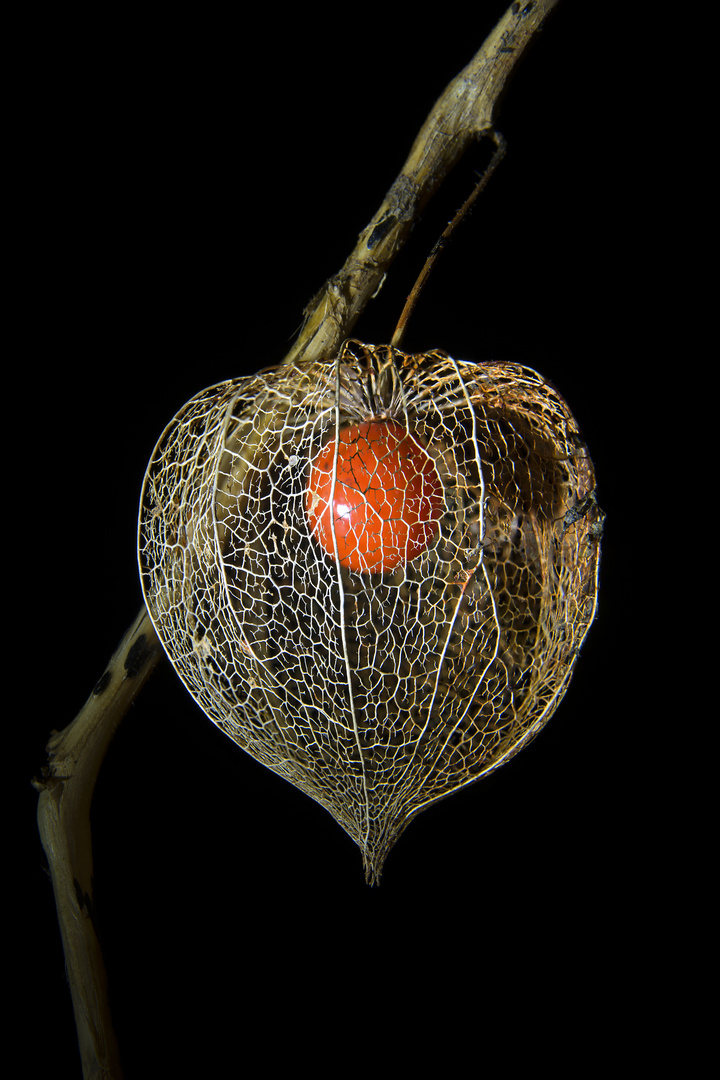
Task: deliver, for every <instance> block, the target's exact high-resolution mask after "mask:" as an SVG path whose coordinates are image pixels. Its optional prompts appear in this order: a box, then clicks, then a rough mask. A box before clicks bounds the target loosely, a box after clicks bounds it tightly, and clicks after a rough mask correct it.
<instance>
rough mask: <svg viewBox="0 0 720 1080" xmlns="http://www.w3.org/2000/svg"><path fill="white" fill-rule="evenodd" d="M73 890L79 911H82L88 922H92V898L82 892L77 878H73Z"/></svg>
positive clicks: (93, 917) (93, 916)
mask: <svg viewBox="0 0 720 1080" xmlns="http://www.w3.org/2000/svg"><path fill="white" fill-rule="evenodd" d="M73 888H74V889H75V897H76V899H77V902H78V906H79V908H80V910H81V911H84V912H85V914H86V915H87V916H88V918H89V919H90V921H91V922H93V921H94V919H95V915H94V912H93V902H92V896H90V894H89V893H86V892H84V890H83V887H82V885H81V884H80V882H79V881H78V879H77V878H73Z"/></svg>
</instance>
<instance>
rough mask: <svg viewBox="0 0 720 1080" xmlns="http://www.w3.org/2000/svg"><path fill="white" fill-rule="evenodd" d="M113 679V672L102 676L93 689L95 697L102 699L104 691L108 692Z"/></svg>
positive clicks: (107, 672)
mask: <svg viewBox="0 0 720 1080" xmlns="http://www.w3.org/2000/svg"><path fill="white" fill-rule="evenodd" d="M111 679H112V672H111V671H106V672H105V674H104V675H101V676H100V678H99V679H98V681H97V682H96V683H95V686H94V687H93V697H100V695H101V694H102V692H103V691H104V690H107V688H108V686H109V685H110V680H111Z"/></svg>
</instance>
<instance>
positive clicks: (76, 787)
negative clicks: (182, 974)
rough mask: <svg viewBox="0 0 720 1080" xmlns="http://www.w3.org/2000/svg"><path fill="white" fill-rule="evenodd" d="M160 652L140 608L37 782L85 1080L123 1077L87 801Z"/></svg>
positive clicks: (55, 738) (52, 747)
mask: <svg viewBox="0 0 720 1080" xmlns="http://www.w3.org/2000/svg"><path fill="white" fill-rule="evenodd" d="M161 654H162V648H161V645H160V642H159V640H158V637H157V635H156V633H155V630H154V628H153V625H152V623H151V621H150V617H149V616H148V614H147V611H146V610H145V608H144V607H143V608H142V610H141V611H140V612H139V614H138V616H137V618H136V619H135V621H134V622H133V624H132V626H131V627H130V628H129V629H128V631H127V633H126V634H125V637H124V638H123V639H122V641H121V642H120V645H119V646H118V648H117V650H116V651H115V653H114V655H113V656H112V658H111V660H110V663H109V664H108V667H107V670H106V671H105V673H104V675H103V676H102V677H101V679H100V680H99V682H98V683H97V684H96V686H95V688H94V690H93V692H92V693H91V695H90V697H89V698H88V700H87V701H86V703H85V705H84V706H83V707H82V709H81V710H80V712H79V713H78V715H77V716H76V717H75V719H74V720H73V722H72V723H71V724H69V725H68V727H66V728H65V729H64V731H60V732H53V734H52V736H51V738H50V742H49V743H48V747H47V749H48V764H47V766H46V767H45V768H44V769H43V777H42V779H41V780H36V781H34V785H35V787H36V788H37V790H38V791H39V792H40V798H39V800H38V827H39V829H40V838H41V840H42V844H43V847H44V849H45V854H46V855H47V860H48V863H49V866H50V875H51V878H52V884H53V891H54V893H55V904H56V907H57V913H58V920H59V922H60V932H61V934H62V941H63V948H64V950H65V965H66V968H67V974H68V980H69V982H70V992H71V994H72V1002H73V1009H74V1011H75V1024H76V1027H77V1033H78V1042H79V1044H80V1056H81V1059H82V1067H83V1076H84V1077H85V1080H101V1078H102V1080H121V1077H122V1070H121V1067H120V1059H119V1056H118V1048H117V1043H116V1039H115V1033H114V1031H113V1026H112V1020H111V1016H110V1009H109V1006H108V996H107V978H106V975H105V966H104V964H103V958H102V952H101V949H100V943H99V941H98V937H97V933H96V928H95V921H94V904H93V872H92V840H91V835H90V803H91V800H92V795H93V791H94V789H95V781H96V780H97V775H98V772H99V770H100V766H101V764H102V761H103V758H104V757H105V753H106V751H107V748H108V746H109V745H110V742H111V740H112V737H113V735H114V734H115V732H116V730H117V728H118V725H119V724H120V721H121V720H122V718H123V716H124V715H125V713H126V712H127V710H128V708H129V707H130V705H131V703H132V701H133V700H134V699H135V697H136V696H137V694H138V693H139V692H140V690H141V689H142V687H143V686H144V684H145V682H146V681H147V679H148V678H149V676H150V675H151V673H152V671H153V670H154V668H155V665H156V664H157V662H158V660H159V659H160V656H161Z"/></svg>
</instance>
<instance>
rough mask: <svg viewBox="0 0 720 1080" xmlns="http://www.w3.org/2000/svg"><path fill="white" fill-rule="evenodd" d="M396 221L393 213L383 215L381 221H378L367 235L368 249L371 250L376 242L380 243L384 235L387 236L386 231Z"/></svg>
mask: <svg viewBox="0 0 720 1080" xmlns="http://www.w3.org/2000/svg"><path fill="white" fill-rule="evenodd" d="M396 221H397V218H396V217H395V215H394V214H388V216H387V217H384V218H383V219H382V221H379V222H378V223H377V225H376V226H375V228H374V229H373V231H372V232H371V233H370V236H369V237H368V241H367V246H368V251H371V250H372V249H373V248H374V247H375V245H376V244H379V243H380V241H381V240H382V239H383V237H384V236H387V234H388V232H389V231H390V229H391V228H392V227H393V225H394V224H395V223H396Z"/></svg>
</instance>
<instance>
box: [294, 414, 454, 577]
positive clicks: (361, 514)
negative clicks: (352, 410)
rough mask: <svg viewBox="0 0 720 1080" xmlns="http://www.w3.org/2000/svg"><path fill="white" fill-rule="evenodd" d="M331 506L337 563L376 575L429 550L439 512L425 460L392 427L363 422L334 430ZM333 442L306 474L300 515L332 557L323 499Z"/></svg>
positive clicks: (435, 479)
mask: <svg viewBox="0 0 720 1080" xmlns="http://www.w3.org/2000/svg"><path fill="white" fill-rule="evenodd" d="M339 438H340V445H339V449H338V463H337V478H336V481H335V493H334V500H333V516H334V520H335V535H336V537H337V546H338V555H339V558H340V563H341V564H342V565H343V566H347V567H349V568H350V569H351V570H359V571H365V572H372V573H383V572H384V571H386V570H394V569H395V568H396V567H397V566H399V565H401V564H404V563H406V562H410V560H411V559H414V558H416V557H417V556H418V555H420V554H421V553H422V552H423V551H425V549H426V548H427V547H428V546H429V544H430V543H431V541H432V540H433V538H434V537H435V534H436V532H437V520H438V518H439V517H440V514H441V512H442V501H443V500H442V484H441V482H440V478H439V476H438V474H437V472H436V470H435V466H434V465H433V462H432V459H431V458H430V457H429V455H428V454H427V452H426V451H425V450H424V449H423V447H422V446H420V444H419V443H418V442H416V441H415V440H414V439H413V438H412V436H410V435H408V434H407V433H406V431H405V428H404V427H402V426H401V425H400V424H397V423H395V422H394V421H392V420H368V421H365V422H364V423H361V424H353V425H352V426H350V427H346V428H342V429H341V430H340V436H339ZM335 444H336V440H335V439H331V440H330V442H328V443H326V444H325V446H323V448H322V449H321V450H320V452H319V453H318V454H317V456H316V458H315V460H314V461H313V463H312V468H311V469H310V478H309V480H308V486H307V492H306V495H305V508H306V511H307V516H308V520H309V522H310V528H311V530H312V532H313V535H314V536H315V539H316V540H317V541H318V543H319V544H320V545H321V547H323V548H324V549H325V551H326V552H327V553H328V554H329V555H331V556H332V557H333V558H334V557H335V549H334V547H333V535H332V525H331V521H330V493H331V490H332V473H333V465H334V461H335Z"/></svg>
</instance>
